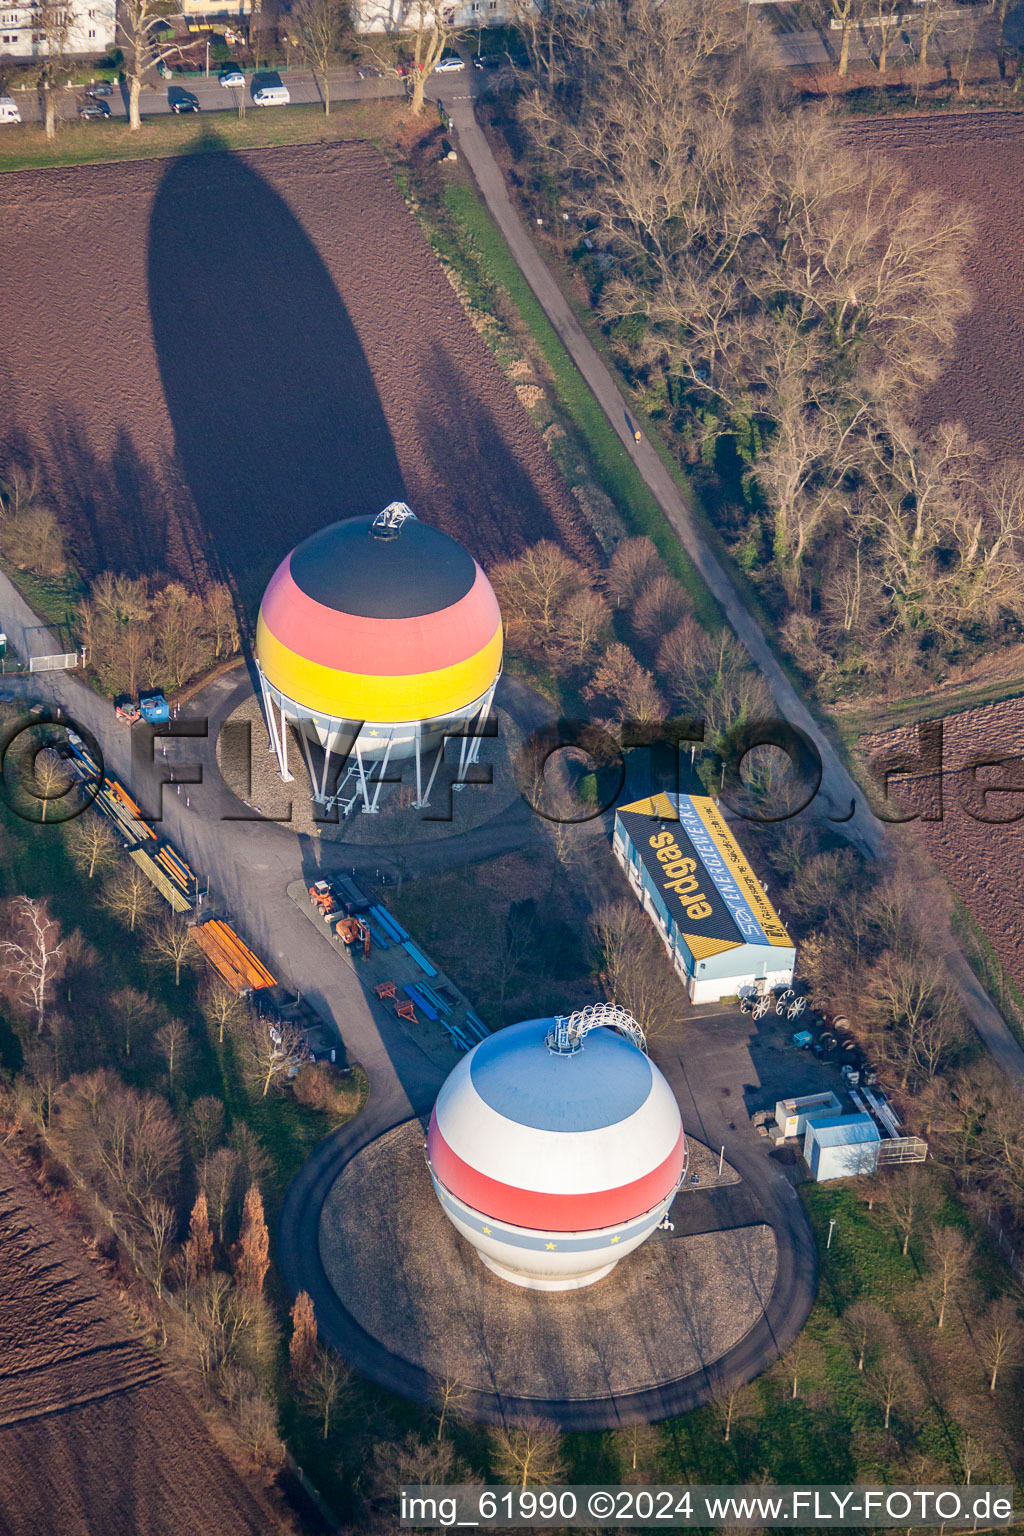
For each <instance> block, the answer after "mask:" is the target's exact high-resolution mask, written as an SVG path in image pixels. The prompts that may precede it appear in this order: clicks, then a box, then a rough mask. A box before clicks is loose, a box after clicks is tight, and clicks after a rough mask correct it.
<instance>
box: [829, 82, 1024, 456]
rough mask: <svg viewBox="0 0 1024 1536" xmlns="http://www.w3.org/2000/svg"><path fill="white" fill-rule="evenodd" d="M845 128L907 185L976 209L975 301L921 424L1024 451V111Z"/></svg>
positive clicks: (1005, 450)
mask: <svg viewBox="0 0 1024 1536" xmlns="http://www.w3.org/2000/svg"><path fill="white" fill-rule="evenodd" d="M844 135H845V136H846V137H847V139H848V142H849V143H850V144H852V145H853V146H855V147H858V148H861V149H863V150H865V151H866V152H867V153H869V154H872V153H873V154H881V155H884V156H885V157H886V158H887V159H890V160H893V161H894V162H895V163H896V164H897V165H898V166H900V167H902V169H903V170H904V171H906V172H907V174H908V176H909V178H910V182H911V185H912V186H914V187H920V188H926V189H929V190H931V191H934V192H937V193H939V194H940V196H941V197H942V199H943V200H944V201H946V202H948V203H950V204H952V203H960V202H963V203H967V204H969V205H970V206H971V207H972V208H973V209H974V215H975V219H976V230H977V239H976V241H975V244H974V247H973V249H972V251H971V255H970V259H969V264H968V278H969V281H970V285H971V289H972V291H973V295H974V307H973V309H972V310H971V312H970V314H969V315H967V316H966V318H965V319H964V320H963V321H962V322H961V325H960V331H959V337H958V342H957V348H956V354H955V356H954V357H953V358H952V360H951V361H950V362H949V364H948V365H947V367H946V368H945V370H944V371H943V373H942V376H941V377H940V378H939V380H938V381H937V383H936V384H935V385H934V386H933V387H932V389H931V390H930V391H929V392H928V394H927V395H926V396H925V399H924V401H923V402H922V406H921V409H920V411H919V413H918V415H919V418H920V420H921V422H922V424H923V425H925V426H933V425H935V424H936V423H938V422H940V421H954V420H955V421H962V422H963V423H964V425H965V426H966V427H967V430H968V431H969V432H970V433H971V435H972V436H973V437H976V438H979V439H980V440H981V441H982V442H984V443H986V444H987V445H988V446H989V448H990V449H991V451H992V452H993V454H995V455H996V456H1005V457H1024V384H1022V368H1021V360H1022V358H1024V200H1022V199H1021V196H1020V188H1021V185H1022V184H1024V113H1020V112H970V113H964V114H963V115H958V116H945V115H936V116H933V117H886V118H874V119H871V120H869V121H867V122H864V123H860V124H855V125H853V126H849V127H845V128H844Z"/></svg>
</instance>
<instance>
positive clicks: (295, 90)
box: [14, 69, 405, 133]
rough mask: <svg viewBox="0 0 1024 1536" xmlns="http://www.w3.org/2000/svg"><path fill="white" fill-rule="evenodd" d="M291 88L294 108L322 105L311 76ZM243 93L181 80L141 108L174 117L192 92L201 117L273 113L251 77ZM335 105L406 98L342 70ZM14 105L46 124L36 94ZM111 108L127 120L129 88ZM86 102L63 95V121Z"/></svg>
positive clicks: (390, 82)
mask: <svg viewBox="0 0 1024 1536" xmlns="http://www.w3.org/2000/svg"><path fill="white" fill-rule="evenodd" d="M281 78H282V80H283V81H284V83H285V84H286V85H287V87H288V92H289V95H290V96H291V99H292V102H293V103H294V104H295V105H297V106H298V105H302V104H303V103H310V102H319V101H321V100H322V97H321V95H320V91H319V88H318V87H317V85H316V82H315V81H314V79H313V76H312V74H311V72H310V71H309V70H301V69H295V70H287V71H286V72H285V73H284V74H282V76H281ZM246 79H247V84H246V87H245V89H244V90H243V89H237V90H236V89H228V88H226V87H225V86H222V85H221V83H220V81H219V80H218V79H217V75H216V72H213V73H211V76H210V78H209V79H208V80H206V79H196V78H194V77H192V76H188V77H182V78H180V79H175V80H172V81H169V82H168V83H167V84H159V85H155V84H154V86H152V87H151V88H149V89H147V90H144V91H143V92H142V98H141V102H140V106H141V110H142V115H143V117H159V116H160V115H161V114H163V115H166V114H168V113H169V112H170V111H171V101H172V99H174V98H175V97H179V96H180V95H181V94H182V92H185V91H187V92H189V93H191V94H192V95H193V96H196V97H197V98H198V100H199V107H200V111H201V113H207V112H238V110H239V108H240V107H245V109H246V111H248V112H257V113H259V112H271V111H274V110H275V109H274V108H272V107H255V106H254V105H253V103H252V101H251V99H250V96H249V85H248V81H249V79H251V76H247V77H246ZM330 80H331V101H332V102H334V101H379V100H381V99H382V98H383V97H385V96H404V95H405V85H404V83H403V82H402V81H401V80H398V79H378V80H360V79H359V78H358V76H357V74H356V71H355V70H354V69H339V70H338V71H337V72H336V73H334V74H332V75H331V77H330ZM14 99H15V101H16V102H17V103H18V107H19V110H20V112H21V116H22V121H23V122H26V123H34V122H41V121H42V112H41V110H40V105H39V98H38V94H37V93H36V92H35V91H34V90H33V91H16V92H15V97H14ZM105 100H106V103H107V106H108V107H109V108H110V113H111V116H112V117H115V118H122V119H125V118H127V116H128V91H127V87H121V86H115V87H114V94H113V95H112V96H107V97H106V98H105ZM85 101H86V95H85V90H84V88H83V87H76V88H75V89H74V90H70V89H69V90H66V91H62V92H61V93H60V96H59V106H58V110H59V113H60V115H61V116H62V117H65V118H70V117H74V116H75V115H76V114H77V112H78V110H79V108H80V107H81V106H83V105H84V103H85ZM94 127H95V130H96V132H97V133H102V131H103V123H102V122H99V121H97V122H95V124H94Z"/></svg>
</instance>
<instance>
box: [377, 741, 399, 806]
mask: <svg viewBox="0 0 1024 1536" xmlns="http://www.w3.org/2000/svg"><path fill="white" fill-rule="evenodd" d="M394 744H395V737H394V732H392V734H391V735H390V736H389V737H388V744H387V746H386V747H385V748H384V756H383V757H382V758H381V760H380V767H379V768H378V769H377V783H376V785H375V787H374V791H373V806H372V814H373V815H374V816H376V814H377V810H378V807H379V804H380V792H381V788H382V786H383V784H384V775H385V774H386V773H387V771H388V758H389V757H390V756H391V748H392V747H393V746H394Z"/></svg>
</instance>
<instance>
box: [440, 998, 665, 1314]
mask: <svg viewBox="0 0 1024 1536" xmlns="http://www.w3.org/2000/svg"><path fill="white" fill-rule="evenodd" d="M427 1163H428V1167H429V1170H430V1177H431V1179H432V1181H433V1185H434V1190H435V1193H436V1194H437V1197H438V1199H439V1200H440V1202H441V1206H442V1208H443V1210H444V1212H445V1214H446V1216H447V1217H448V1218H449V1220H450V1221H451V1222H452V1224H453V1225H454V1226H455V1228H456V1230H457V1231H459V1232H460V1233H461V1234H462V1236H463V1237H464V1238H465V1239H466V1240H467V1242H469V1243H471V1244H472V1245H473V1247H474V1248H475V1249H476V1250H477V1253H478V1254H479V1256H480V1258H481V1259H482V1260H483V1262H484V1263H485V1264H486V1265H487V1267H488V1268H489V1269H491V1270H493V1271H494V1273H495V1274H497V1275H500V1276H501V1277H502V1278H503V1279H505V1280H510V1281H512V1282H513V1284H515V1285H521V1286H524V1287H526V1288H527V1289H530V1290H541V1291H564V1290H577V1289H579V1288H581V1287H583V1286H587V1285H593V1284H594V1282H595V1281H597V1280H600V1279H602V1278H603V1277H604V1276H605V1275H607V1274H608V1273H609V1272H610V1271H611V1270H612V1269H613V1268H614V1267H615V1265H616V1263H617V1262H618V1261H619V1259H620V1258H622V1256H623V1254H626V1253H630V1252H631V1251H632V1250H633V1249H634V1248H637V1247H639V1245H640V1244H641V1243H642V1242H643V1241H644V1240H645V1239H646V1238H648V1237H649V1236H650V1235H651V1233H652V1232H653V1231H654V1230H655V1228H656V1227H657V1226H658V1225H659V1223H660V1222H661V1221H663V1220H664V1218H665V1214H666V1212H667V1210H668V1207H669V1206H670V1204H671V1202H672V1199H673V1197H674V1195H675V1192H676V1190H677V1189H678V1187H679V1185H680V1183H681V1182H682V1179H683V1176H684V1174H685V1172H686V1138H685V1136H684V1135H683V1123H682V1119H681V1117H680V1114H679V1106H678V1105H677V1103H676V1100H675V1096H674V1095H673V1093H672V1090H671V1088H670V1087H669V1085H668V1083H667V1082H666V1081H665V1078H664V1077H663V1076H662V1074H661V1073H660V1072H659V1070H658V1068H657V1067H656V1066H655V1065H654V1063H653V1062H652V1061H651V1060H650V1058H649V1057H648V1055H647V1052H646V1049H645V1044H644V1037H643V1033H642V1031H641V1030H640V1027H639V1025H638V1024H637V1023H636V1021H635V1019H633V1017H632V1016H631V1015H630V1014H628V1013H627V1012H626V1011H625V1010H624V1009H622V1008H617V1007H615V1006H614V1004H610V1003H604V1004H598V1005H595V1006H592V1007H590V1008H585V1009H582V1010H580V1011H579V1012H578V1013H574V1014H569V1015H565V1016H563V1017H560V1018H547V1019H528V1020H526V1021H525V1022H524V1023H522V1024H513V1025H510V1026H509V1027H508V1028H507V1029H503V1030H500V1031H499V1033H498V1034H496V1035H491V1036H489V1037H488V1038H487V1039H486V1040H483V1041H482V1042H481V1043H480V1044H479V1045H477V1046H475V1047H474V1048H473V1050H472V1051H470V1052H469V1054H468V1055H467V1056H464V1057H463V1058H462V1060H461V1061H460V1062H459V1064H458V1066H457V1067H455V1068H454V1070H453V1071H452V1072H451V1073H450V1075H449V1076H448V1078H447V1079H446V1081H445V1083H444V1084H443V1086H442V1088H441V1092H440V1093H439V1095H438V1098H437V1103H436V1104H435V1106H434V1111H433V1114H432V1115H431V1119H430V1129H429V1132H428V1136H427Z"/></svg>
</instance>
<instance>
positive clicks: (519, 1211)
mask: <svg viewBox="0 0 1024 1536" xmlns="http://www.w3.org/2000/svg"><path fill="white" fill-rule="evenodd" d="M427 1156H428V1157H429V1158H430V1163H431V1166H432V1168H433V1170H434V1172H435V1174H436V1175H437V1177H438V1178H439V1179H440V1181H441V1183H442V1184H443V1185H444V1186H445V1188H446V1189H449V1190H451V1192H452V1194H453V1195H455V1196H456V1198H457V1199H459V1200H464V1201H465V1202H466V1204H467V1205H471V1206H472V1207H473V1209H474V1210H476V1211H480V1212H481V1214H482V1215H484V1216H493V1217H494V1218H495V1220H496V1221H507V1222H509V1223H511V1225H512V1226H514V1227H530V1228H532V1229H534V1230H536V1231H541V1232H592V1231H595V1230H597V1229H598V1228H600V1227H614V1226H615V1225H617V1224H618V1223H619V1222H623V1223H624V1222H627V1221H632V1220H633V1219H634V1217H636V1216H642V1215H643V1213H644V1212H645V1211H649V1210H651V1209H652V1208H653V1207H654V1206H656V1205H657V1204H658V1202H659V1200H664V1199H665V1197H666V1195H668V1194H671V1192H672V1190H674V1189H675V1187H676V1185H677V1184H678V1182H679V1179H680V1176H681V1174H682V1171H683V1164H684V1162H685V1158H686V1138H685V1137H684V1135H683V1133H682V1131H680V1133H679V1140H678V1141H677V1142H676V1145H675V1146H674V1148H673V1149H672V1151H671V1152H670V1153H669V1155H668V1157H667V1158H666V1159H665V1161H664V1162H663V1163H661V1164H659V1166H658V1167H657V1168H654V1169H652V1170H651V1172H650V1173H647V1174H645V1175H644V1176H643V1178H641V1179H634V1180H633V1181H632V1183H630V1184H620V1185H619V1186H618V1188H617V1189H607V1190H600V1191H597V1192H596V1193H592V1194H586V1195H555V1194H547V1193H545V1192H543V1191H541V1190H530V1189H517V1188H516V1187H515V1186H514V1185H512V1184H502V1183H501V1182H500V1181H499V1180H498V1179H491V1178H488V1176H487V1175H486V1174H485V1173H480V1172H479V1171H478V1170H477V1169H476V1168H471V1167H470V1165H469V1164H468V1163H466V1162H463V1160H462V1158H461V1157H459V1155H458V1154H457V1153H456V1152H453V1151H452V1149H451V1147H450V1146H449V1145H448V1143H447V1142H446V1141H445V1139H444V1137H443V1136H442V1134H441V1131H440V1128H439V1126H438V1124H437V1113H436V1111H435V1112H434V1113H432V1114H431V1117H430V1129H429V1131H428V1132H427Z"/></svg>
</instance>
